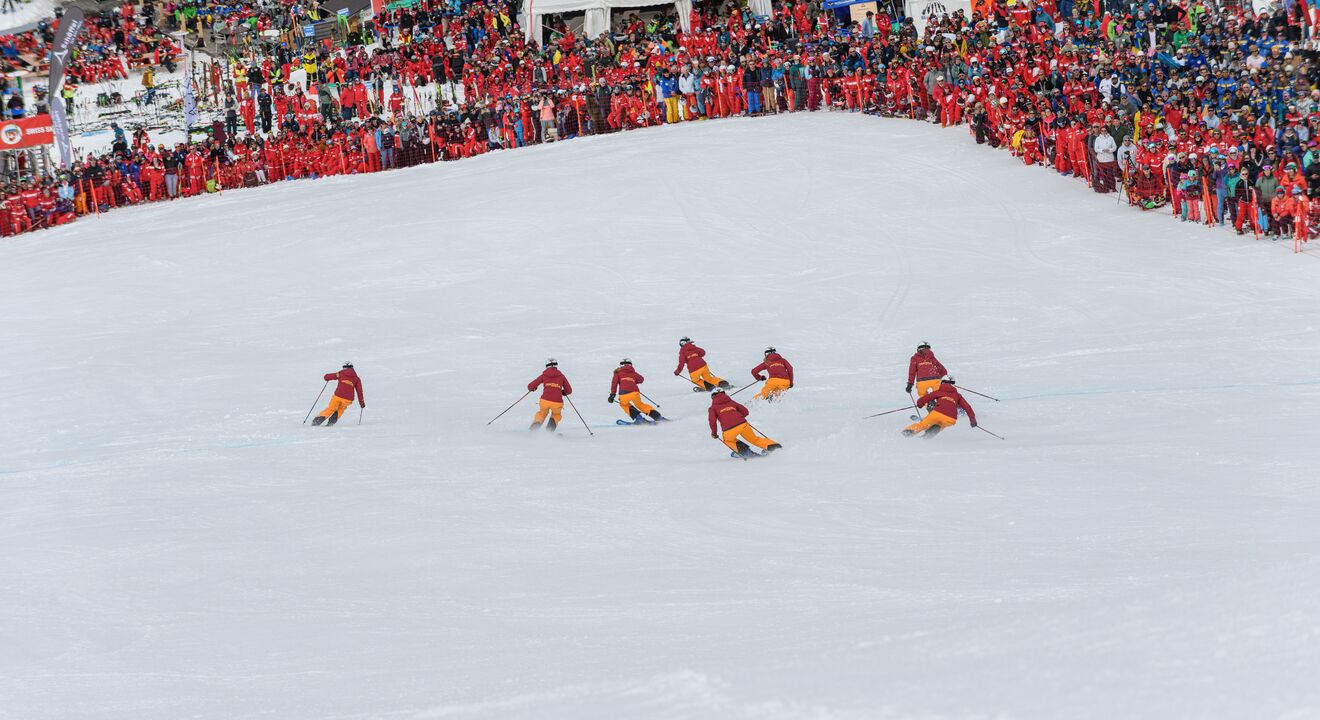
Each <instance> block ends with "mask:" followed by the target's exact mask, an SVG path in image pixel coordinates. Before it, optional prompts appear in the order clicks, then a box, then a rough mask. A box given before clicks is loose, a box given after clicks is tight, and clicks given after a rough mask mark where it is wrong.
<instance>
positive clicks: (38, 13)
mask: <svg viewBox="0 0 1320 720" xmlns="http://www.w3.org/2000/svg"><path fill="white" fill-rule="evenodd" d="M53 17H55V2H54V0H27V2H23V0H19V1H18V2H16V3H14V11H13V12H2V13H0V35H5V34H11V33H15V32H22V31H23V30H25V29H27V28H29V27H31V26H33V25H35V24H36V23H38V22H39V21H41V20H42V19H44V18H53Z"/></svg>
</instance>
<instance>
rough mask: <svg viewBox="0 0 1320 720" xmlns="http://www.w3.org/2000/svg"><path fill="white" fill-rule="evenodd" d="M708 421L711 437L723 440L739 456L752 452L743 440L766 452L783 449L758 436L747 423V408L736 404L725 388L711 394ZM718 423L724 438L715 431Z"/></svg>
mask: <svg viewBox="0 0 1320 720" xmlns="http://www.w3.org/2000/svg"><path fill="white" fill-rule="evenodd" d="M706 419H707V420H709V421H710V436H711V437H713V438H715V439H717V440H720V439H722V440H723V441H724V444H725V445H728V446H729V449H730V450H732V451H734V452H735V453H737V454H738V455H741V456H744V457H745V456H746V455H747V454H748V453H750V452H752V450H751V448H749V447H747V443H744V442H743V440H746V441H747V442H749V443H751V444H753V445H755V446H757V447H759V448H761V449H762V450H764V451H766V452H773V451H775V450H778V449H779V448H781V447H783V446H782V445H780V444H779V443H777V442H775V441H774V440H771V439H770V438H764V437H761V436H760V435H757V434H756V432H755V431H754V430H752V426H751V425H749V424H748V423H747V408H745V407H743V406H742V405H739V404H738V403H737V402H735V401H734V399H733V398H731V397H729V396H728V394H727V393H725V392H724V389H723V388H715V392H713V393H711V394H710V409H709V410H707V411H706ZM716 423H718V424H719V426H720V427H721V428H723V430H724V437H723V438H721V437H720V433H718V432H717V431H716V430H715V425H716ZM738 438H742V440H739V439H738Z"/></svg>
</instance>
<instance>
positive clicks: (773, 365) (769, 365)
mask: <svg viewBox="0 0 1320 720" xmlns="http://www.w3.org/2000/svg"><path fill="white" fill-rule="evenodd" d="M761 373H765V375H762V374H761ZM766 375H769V379H768V380H767V379H766ZM752 377H754V378H756V379H757V380H765V385H763V386H761V391H760V392H758V393H756V394H755V395H753V396H752V397H753V398H754V399H756V400H774V399H775V398H777V397H779V396H780V394H782V393H783V392H784V391H785V390H788V389H789V388H791V387H793V366H792V365H790V364H789V362H788V361H787V360H785V359H784V356H783V355H780V354H779V351H778V350H775V349H774V348H773V347H768V348H766V349H765V360H764V361H762V362H761V364H760V365H757V366H756V367H754V368H752Z"/></svg>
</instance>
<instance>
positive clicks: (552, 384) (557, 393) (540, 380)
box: [527, 367, 573, 402]
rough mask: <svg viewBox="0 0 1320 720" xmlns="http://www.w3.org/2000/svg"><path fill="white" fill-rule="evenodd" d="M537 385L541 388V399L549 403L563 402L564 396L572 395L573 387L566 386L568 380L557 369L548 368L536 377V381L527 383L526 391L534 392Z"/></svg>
mask: <svg viewBox="0 0 1320 720" xmlns="http://www.w3.org/2000/svg"><path fill="white" fill-rule="evenodd" d="M538 385H541V386H543V387H542V388H541V399H542V400H549V401H550V402H563V401H564V396H565V395H572V394H573V386H572V385H569V384H568V378H566V377H564V374H563V373H561V372H559V368H555V367H548V368H546V369H545V372H543V373H541V374H540V375H537V376H536V379H535V380H533V381H531V382H529V383H527V389H528V390H535V389H536V387H537V386H538Z"/></svg>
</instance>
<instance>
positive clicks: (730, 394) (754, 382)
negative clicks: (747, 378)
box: [729, 380, 761, 397]
mask: <svg viewBox="0 0 1320 720" xmlns="http://www.w3.org/2000/svg"><path fill="white" fill-rule="evenodd" d="M759 382H761V381H760V380H753V381H751V382H749V383H747V384H746V385H743V386H742V387H740V388H738V389H737V390H734V391H733V392H731V393H729V397H733V396H734V395H737V394H738V393H740V392H742V391H743V390H746V389H747V388H749V387H751V386H753V385H755V384H757V383H759Z"/></svg>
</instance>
